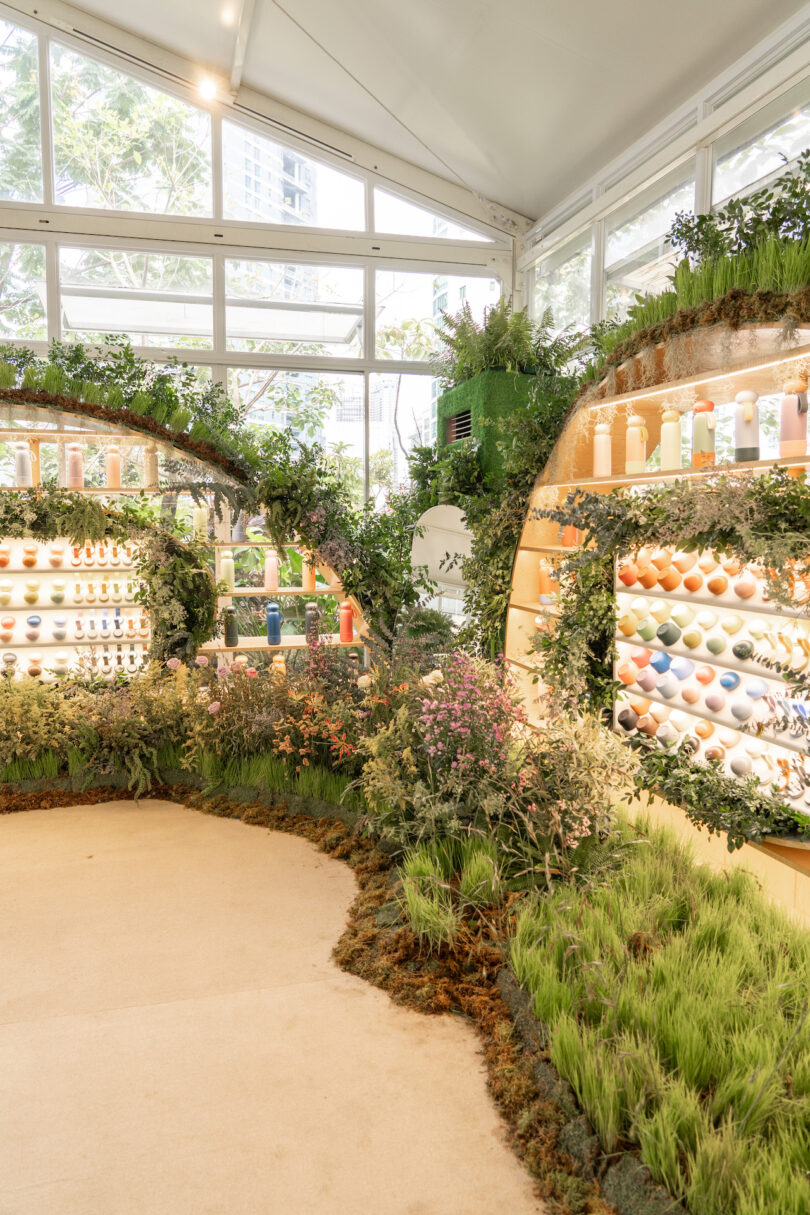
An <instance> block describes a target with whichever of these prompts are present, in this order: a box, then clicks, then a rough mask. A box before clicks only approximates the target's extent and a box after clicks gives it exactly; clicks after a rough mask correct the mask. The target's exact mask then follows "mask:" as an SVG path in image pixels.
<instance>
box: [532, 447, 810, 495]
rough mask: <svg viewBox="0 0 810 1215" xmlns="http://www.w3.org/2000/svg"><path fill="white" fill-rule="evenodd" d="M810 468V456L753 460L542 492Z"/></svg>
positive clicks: (588, 480) (585, 481) (563, 484)
mask: <svg viewBox="0 0 810 1215" xmlns="http://www.w3.org/2000/svg"><path fill="white" fill-rule="evenodd" d="M797 466H798V467H801V468H804V467H810V456H808V455H804V456H790V457H784V458H782V459H777V458H774V459H772V460H749V461H748V462H746V463H744V464H743V463H739V464H736V463H728V464H714V465H712V467H711V468H681V469H678V470H673V471H668V472H643V473H632V474H626V475H623V476H619V475H618V474H617V475H616V476H615V477H580V479H579V480H578V481H554V482H550V483H549V484H548V485H543V486H541V487H540V488H542V489H598V488H599V486H604V487H605V488H614V489H615V488H621V487H623V486H628V485H630V486H632V485H647V484H649V483H651V482H653V481H682V480H683V479H684V478H688V479H689V480H692V479H693V478H698V477H716V476H718V475H719V474H721V473H722V474H725V475H732V476H733V475H734V474H736V473H739V474H745V473H752V472H758V471H759V470H760V469H771V468H796V467H797Z"/></svg>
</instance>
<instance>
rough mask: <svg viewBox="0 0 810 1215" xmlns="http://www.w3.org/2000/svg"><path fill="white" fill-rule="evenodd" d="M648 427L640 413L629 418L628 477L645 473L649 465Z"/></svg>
mask: <svg viewBox="0 0 810 1215" xmlns="http://www.w3.org/2000/svg"><path fill="white" fill-rule="evenodd" d="M647 438H648V435H647V427H646V426H645V424H644V419H643V418H642V417H641V415H640V414H637V413H634V414H632V415H631V416H630V417H629V418H628V419H627V434H626V436H625V459H624V471H625V473H626V474H627V476H628V477H632V476H634V475H636V474H637V473H643V472H644V470H645V469H646V467H647Z"/></svg>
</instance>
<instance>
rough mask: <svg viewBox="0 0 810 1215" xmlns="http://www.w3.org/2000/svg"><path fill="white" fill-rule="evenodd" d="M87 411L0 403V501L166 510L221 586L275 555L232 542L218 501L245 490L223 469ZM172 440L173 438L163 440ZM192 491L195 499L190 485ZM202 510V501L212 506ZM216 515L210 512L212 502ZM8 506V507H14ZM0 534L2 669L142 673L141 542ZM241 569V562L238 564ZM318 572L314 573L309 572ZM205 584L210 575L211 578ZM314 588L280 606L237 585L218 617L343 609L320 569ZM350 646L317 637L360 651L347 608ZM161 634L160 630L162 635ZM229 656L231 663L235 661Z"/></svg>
mask: <svg viewBox="0 0 810 1215" xmlns="http://www.w3.org/2000/svg"><path fill="white" fill-rule="evenodd" d="M82 404H83V403H82V402H79V401H73V400H69V401H67V400H66V401H65V402H64V405H63V406H60V404H59V402H58V401H56V402H53V403H52V402H51V401H45V400H43V401H41V402H37V401H32V400H30V399H29V400H21V399H20V395H19V394H16V393H10V394H8V395H7V396H4V395H2V394H0V482H2V483H1V484H0V493H3V494H12V493H14V492H15V491H18V490H28V491H33V492H34V493H36V491H37V489H40V488H41V489H42V491H43V495H44V494H45V492H46V491H47V490H49V489H53V488H56V489H68V490H71V491H73V492H74V493H78V494H81V495H85V496H87V497H88V498H95V499H96V500H97V501H99V502H100V503H103V504H107V503H117V502H121V501H124V500H128V501H130V502H132V501H139V500H140V501H143V500H149V501H153V502H155V501H156V502H158V503H159V516H160V517H161V518H162V519H163V520H164V521H166V522H175V521H176V520H178V519H181V520H183V521H185V522H186V523H187V524H188V534H189V536H190V537H193V539H194V540H195V541H196V543H197V545H207V546H208V554H209V558H210V575H211V577H212V578H213V577H216V578H217V579H218V580H219V578H220V577H221V575H222V554H223V553H224V552H225V551H226V550H227V549H228V548H229V547H231V548H232V549H233V550H234V551H235V552H236V553H237V554H238V553H239V552H240V551H243V552H250V551H252V550H254V549H266V548H269V547H270V545H269V543H268V542H267V541H266V540H264V539H247V538H246V537H240V535H239V533H237V534H236V535H234V532H233V529H232V526H231V512H230V511H229V509H228V506H227V500H226V499H225V498H223V496H222V493H221V492H219V493H218V492H217V491H225V490H230V491H234V490H237V489H238V488H239V486H240V481H239V480H238V479H237V477H236V476H235V475H231V473H230V472H229V471H226V468H225V466H224V465H225V464H226V463H227V462H226V461H222V460H218V459H213V458H212V459H210V460H209V459H205V458H203V457H201V456H200V455H198V454H196V453H195V451H194V450H193V447H194V445H193V444H190V443H188V442H187V441H186V440H185V436H181V435H178V436H176V437H175V438H176V440H177V441H173V439H172V437H170V434H171V432H168V431H167V430H165V429H164V428H159V430H160V432H161V433H159V434H155V433H149V431H148V430H147V429H146V428H144V427H143V426H140V425H138V424H137V420H136V422H135V424H134V425H127V424H126V422H121V423H118V422H117V421H109V420H107V419H104V418H99V416H98V411H97V412H96V415H95V416H94V415H93V413H92V412H91V411H88V412H87V413H83V412H82ZM167 436H169V437H167ZM191 485H193V486H195V488H196V491H197V497H196V498H195V497H194V496H193V495H192V494H191V493H190V492H189V490H188V489H187V488H186V487H188V486H191ZM206 499H207V501H206ZM215 499H216V500H217V503H218V509H217V510H216V511H215V510H214V509H213V507H214V500H215ZM7 501H11V499H7ZM14 531H15V534H14V535H13V536H6V537H4V536H2V535H0V664H2V669H3V671H4V673H5V674H7V675H13V674H20V675H24V674H31V675H34V676H37V677H40V678H44V679H49V678H54V677H58V676H60V675H64V674H66V673H68V672H69V671H75V670H76V669H77V668H78V669H80V670H81V671H82V672H84V674H86V675H101V676H107V677H113V676H114V675H115V674H116V672H117V671H119V670H124V671H125V672H127V673H130V674H131V673H135V672H136V671H137V670H138V669H140V667H141V666H142V665H143V664H144V662H145V661H146V659H147V657H148V656H150V653H151V652H152V650H153V647H152V641H153V633H154V632H155V623H156V622H155V621H153V620H151V619H150V618H149V616H148V615H147V613H146V612H145V611H144V610H143V609H142V607H141V606H140V604H139V602H138V598H137V593H138V590H139V581H138V575H137V565H138V562H137V554H136V552H135V551H134V550H136V548H137V540H136V539H135V537H134V536H133V541H132V544H128V543H127V542H123V543H121V544H120V545H119V544H117V543H107V542H105V541H94V542H90V541H89V540H88V541H87V542H86V543H85V544H83V545H81V546H71V545H70V544H69V542H68V541H67V540H66V539H62V538H53V537H48V538H47V539H45V538H42V537H41V536H36V535H34V534H33V529H32V534H31V535H20V528H15V529H14ZM237 564H238V562H237ZM313 572H314V571H313ZM205 576H206V577H208V575H205ZM313 583H314V585H311V586H309V587H308V588H305V587H300V588H295V587H286V586H281V587H280V588H279V591H278V593H277V594H276V595H273V594H271V593H270V592H268V591H267V590H266V589H264V588H263V587H255V586H237V585H234V589H233V590H232V591H230V593H229V594H228V595H225V596H220V599H219V604H218V606H219V607H220V608H222V607H225V606H229V605H230V604H232V603H233V601H234V599H235V598H239V597H245V598H247V597H254V596H264V598H265V599H268V598H276V599H279V598H282V597H284V596H295V595H306V597H307V599H310V598H312V597H316V596H320V595H332V596H335V597H340V598H342V597H343V596H342V590H341V588H340V586H339V583H338V580H337V578H336V577H335V576H334V575H333V574H332V571H331V570H329V569H328V568H327V567H325V566H319V567H318V571H317V582H316V581H315V579H313ZM351 602H352V608H353V614H354V628H353V635H354V636H353V640H352V642H347V641H344V642H342V643H341V642H340V637H339V634H335V635H327V636H324V637H322V638H321V639H322V641H324V642H326V643H327V644H343V645H354V646H355V647H362V641H361V640H360V636H361V634H362V631H363V627H364V626H363V622H362V617H361V614H360V610H359V606H358V605H357V604H356V603H355V602H354V601H353V600H352V601H351ZM164 631H165V630H164ZM305 645H306V639H305V637H304V636H303V635H301V636H298V635H292V636H287V635H286V634H285V635H284V636H283V637H282V639H281V644H280V645H278V646H275V647H271V646H270V645H269V643H268V641H267V636H266V634H265V635H257V636H241V637H240V638H239V645H238V646H236V647H226V646H225V643H224V639H220V640H217V639H212V638H209V639H208V640H203V644H202V646H201V648H202V649H203V650H212V651H219V652H221V660H222V661H227V659H228V657H229V654H228V653H227V650H228V649H229V648H230V649H233V651H234V654H235V653H237V652H239V651H242V650H245V651H257V650H262V649H267V650H271V649H273V650H274V651H279V650H285V649H298V648H302V647H303V646H305ZM230 657H233V655H230Z"/></svg>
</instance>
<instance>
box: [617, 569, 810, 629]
mask: <svg viewBox="0 0 810 1215" xmlns="http://www.w3.org/2000/svg"><path fill="white" fill-rule="evenodd" d="M614 590H615V591H616V594H617V595H630V596H635V597H636V598H637V599H657V600H659V602H661V603H668V602H669V601H670V600H673V601H674V602H675V603H686V604H689V605H690V606H691V605H694V606H695V607H701V608H704V607H705V608H715V609H717V610H719V611H727V612H743V613H744V614H746V615H752V616H762V617H764V618H769V619H771V620H778V619H779V618H780V617H782V618H783V619H784V620H790V621H793V620H806V621H807V623H808V625H810V616H808V614H807V612H805V611H802V609H801V608H789V607H784V606H783V605H782V604H781V603H773V601H772V600H769V602H768V603H759V604H756V605H755V606H753V607H749V606H748V605H749V604H750V603H751V600H750V599H740V598H739V597H737V598H736V599H724V598H723V597H722V596H720V595H711V596H707V595H700V594H694V595H693V594H691V592H690V593H689V594H686V595H684V594H683V592H682V591H664V590H661V589H660V588H659V587H656V586H654V587H653V588H652V590H649V591H647V590H645V589H644V588H643V587H642V589H641V590H640V591H637V590H636V589H635V587H632V586H625V585H624V583H623V582H620V581H619V579H617V580H616V583H615V585H614ZM725 593H726V592H724V594H725ZM771 603H773V606H772V607H771V606H770V604H771Z"/></svg>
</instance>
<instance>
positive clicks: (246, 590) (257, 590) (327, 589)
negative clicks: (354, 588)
mask: <svg viewBox="0 0 810 1215" xmlns="http://www.w3.org/2000/svg"><path fill="white" fill-rule="evenodd" d="M342 594H343V587H341V586H316V587H315V590H314V591H305V590H304V589H303V587H300V586H280V587H279V588H278V590H277V591H265V590H263V589H262V587H260V586H237V587H236V589H235V590H233V591H225V592H223V594H222V595H220V599H247V598H248V597H259V598H264V599H274V598H276V597H278V598H282V597H283V596H285V595H307V596H310V597H311V596H312V595H334V596H335V598H340V596H341V595H342Z"/></svg>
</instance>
